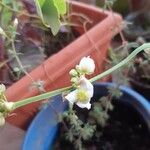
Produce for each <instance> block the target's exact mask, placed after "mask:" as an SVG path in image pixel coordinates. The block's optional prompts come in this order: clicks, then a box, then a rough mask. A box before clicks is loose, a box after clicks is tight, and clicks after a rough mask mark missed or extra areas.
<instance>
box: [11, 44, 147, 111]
mask: <svg viewBox="0 0 150 150" xmlns="http://www.w3.org/2000/svg"><path fill="white" fill-rule="evenodd" d="M148 48H150V43H146V44H143V45H142V46H140V47H138V48H136V49H135V50H134V51H133V52H132V53H131V54H130V55H129V56H128V57H126V58H125V59H124V60H122V61H121V62H120V63H118V64H117V65H115V66H114V67H112V68H110V69H108V70H106V71H105V72H103V73H101V74H99V75H97V76H95V77H93V78H91V79H90V82H95V81H97V80H99V79H101V78H103V77H105V76H107V75H109V74H110V73H112V72H114V71H115V70H117V69H119V68H121V67H123V66H124V65H126V64H127V63H129V61H131V60H132V59H133V58H134V57H135V56H136V55H137V54H138V53H140V52H141V51H142V50H145V49H148ZM72 88H73V87H72V86H69V87H65V88H61V89H58V90H55V91H51V92H47V93H44V94H40V95H37V96H33V97H30V98H27V99H24V100H21V101H18V102H15V103H14V109H16V108H19V107H22V106H24V105H27V104H30V103H33V102H38V101H41V100H44V99H47V98H50V97H53V96H56V95H59V94H61V93H63V92H65V91H67V90H71V89H72Z"/></svg>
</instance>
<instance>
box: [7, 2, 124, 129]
mask: <svg viewBox="0 0 150 150" xmlns="http://www.w3.org/2000/svg"><path fill="white" fill-rule="evenodd" d="M70 4H71V8H72V9H71V10H72V11H73V12H74V13H80V14H83V15H84V16H87V17H88V18H89V19H90V20H92V24H88V26H87V28H88V31H87V32H86V33H83V31H84V30H83V29H82V30H81V29H80V28H77V30H78V31H79V30H80V32H82V35H81V36H80V37H79V38H77V39H76V40H75V41H74V42H72V43H71V44H69V45H68V46H67V47H65V48H64V49H62V50H60V51H59V52H58V53H57V54H54V55H52V56H51V57H50V58H48V59H47V60H46V61H45V62H43V63H42V64H41V65H40V66H39V67H37V68H36V69H34V70H33V71H32V72H30V75H31V76H32V78H33V79H34V81H38V80H42V81H44V83H45V84H44V88H45V90H46V91H51V90H54V89H57V88H61V87H64V86H68V85H69V84H70V80H69V74H68V72H69V70H70V69H71V68H73V67H74V66H75V65H76V64H77V63H78V62H79V61H80V59H81V58H82V57H84V56H91V58H93V59H94V60H95V62H96V71H95V74H94V75H96V74H99V73H100V72H102V71H103V70H104V64H105V59H106V57H107V49H108V47H109V45H110V41H111V39H112V37H113V36H114V35H115V34H117V33H118V31H119V30H120V28H119V24H120V23H121V22H122V18H121V16H120V15H118V14H112V13H110V12H108V11H104V10H101V9H99V8H95V7H92V6H90V5H87V4H82V3H79V2H71V3H70ZM72 19H73V20H75V19H77V17H76V16H74V17H73V18H72ZM31 85H32V81H31V79H30V78H29V77H27V76H25V77H23V78H22V79H21V80H19V81H18V82H16V83H15V84H13V85H12V86H11V87H9V88H8V89H7V91H6V96H7V99H8V100H9V101H18V100H21V99H23V98H27V97H31V96H34V95H37V94H39V91H38V90H37V89H35V88H34V89H32V90H31V89H30V86H31ZM39 104H40V103H34V104H30V105H27V106H25V107H22V108H19V109H17V110H16V111H15V112H14V113H16V115H14V116H11V117H9V118H8V122H10V123H12V124H14V125H16V126H18V127H20V128H23V129H26V127H27V126H28V124H29V121H30V120H31V119H32V117H33V115H34V114H35V113H36V112H37V108H38V106H39Z"/></svg>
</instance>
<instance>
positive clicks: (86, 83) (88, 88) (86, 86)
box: [80, 76, 94, 98]
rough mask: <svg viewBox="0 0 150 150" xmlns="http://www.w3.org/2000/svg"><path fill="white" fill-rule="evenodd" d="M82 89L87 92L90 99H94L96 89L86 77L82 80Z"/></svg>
mask: <svg viewBox="0 0 150 150" xmlns="http://www.w3.org/2000/svg"><path fill="white" fill-rule="evenodd" d="M80 88H81V89H84V90H86V91H87V92H88V94H89V97H90V98H91V97H93V93H94V87H93V85H92V84H91V82H90V81H89V80H87V79H86V78H85V77H84V76H82V77H81V78H80Z"/></svg>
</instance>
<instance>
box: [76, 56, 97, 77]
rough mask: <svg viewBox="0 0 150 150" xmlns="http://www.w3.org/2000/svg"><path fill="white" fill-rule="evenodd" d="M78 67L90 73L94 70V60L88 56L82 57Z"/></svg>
mask: <svg viewBox="0 0 150 150" xmlns="http://www.w3.org/2000/svg"><path fill="white" fill-rule="evenodd" d="M78 68H79V69H80V71H82V72H83V73H85V74H91V73H93V72H94V70H95V63H94V60H93V59H91V58H90V57H83V58H82V59H81V61H80V63H79V65H78Z"/></svg>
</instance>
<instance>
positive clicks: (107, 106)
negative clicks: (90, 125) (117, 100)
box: [89, 96, 113, 127]
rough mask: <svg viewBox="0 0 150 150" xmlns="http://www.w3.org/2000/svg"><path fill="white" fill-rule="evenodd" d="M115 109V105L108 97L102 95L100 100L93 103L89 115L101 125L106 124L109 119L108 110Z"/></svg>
mask: <svg viewBox="0 0 150 150" xmlns="http://www.w3.org/2000/svg"><path fill="white" fill-rule="evenodd" d="M109 110H113V105H112V104H111V101H110V100H109V98H108V97H105V96H104V97H102V98H100V100H99V101H98V102H94V103H93V109H92V110H91V111H90V113H89V116H90V118H92V122H93V121H94V122H95V123H96V124H98V125H100V126H101V127H104V126H106V123H107V120H108V119H109V114H108V111H109Z"/></svg>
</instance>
